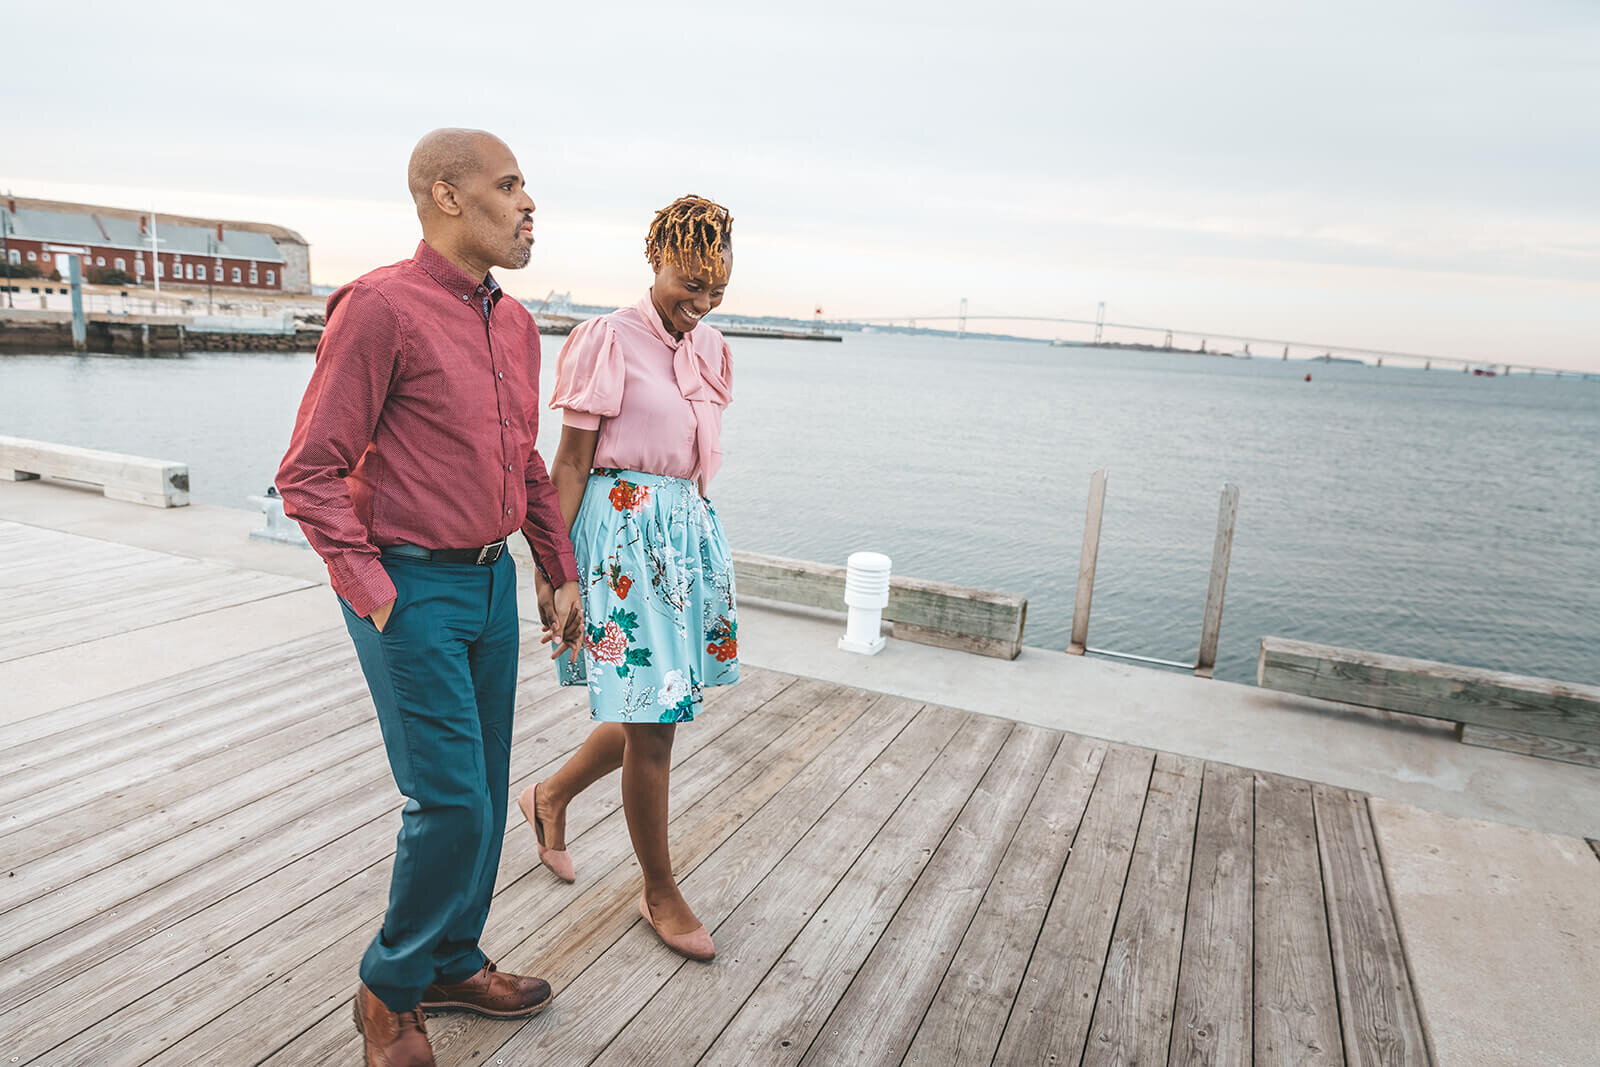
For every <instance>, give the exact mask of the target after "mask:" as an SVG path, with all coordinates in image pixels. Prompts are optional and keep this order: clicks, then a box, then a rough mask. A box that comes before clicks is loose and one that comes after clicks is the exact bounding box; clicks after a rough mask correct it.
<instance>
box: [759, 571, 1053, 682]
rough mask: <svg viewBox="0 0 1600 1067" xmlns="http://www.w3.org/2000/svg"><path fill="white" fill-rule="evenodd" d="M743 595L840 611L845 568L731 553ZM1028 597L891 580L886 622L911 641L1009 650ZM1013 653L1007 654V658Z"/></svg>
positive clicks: (1021, 623)
mask: <svg viewBox="0 0 1600 1067" xmlns="http://www.w3.org/2000/svg"><path fill="white" fill-rule="evenodd" d="M733 559H734V568H735V571H736V572H737V579H738V586H739V593H740V594H741V595H743V596H758V597H765V598H767V599H770V600H781V601H784V602H786V603H790V604H803V605H806V606H808V607H815V608H825V609H828V610H830V611H838V610H841V609H842V608H843V606H844V578H845V568H844V567H842V566H836V565H833V564H826V563H813V562H810V561H809V560H798V559H787V558H785V557H782V556H769V555H764V554H762V553H758V552H743V551H738V552H735V553H734V554H733ZM1027 611H1028V602H1027V598H1026V597H1023V596H1020V595H1018V594H1016V593H1000V592H994V591H991V590H986V589H971V588H967V587H965V586H956V585H949V584H946V583H944V582H933V581H928V580H926V579H922V578H904V577H894V578H891V579H890V580H889V605H888V607H886V608H885V609H884V611H883V617H884V619H885V620H887V621H889V622H892V623H895V624H896V625H904V626H905V627H906V630H905V631H904V633H903V634H902V636H903V637H905V638H906V639H908V640H920V639H922V638H924V637H927V636H930V634H929V631H940V632H942V634H943V635H947V639H948V635H964V636H967V637H974V638H987V639H990V641H992V642H995V644H993V645H992V646H991V645H989V644H988V643H987V642H985V643H983V647H993V648H996V649H999V648H1005V649H1009V648H1011V647H1012V646H1017V647H1020V646H1021V642H1022V633H1023V627H1024V625H1025V623H1026V621H1027ZM1014 655H1015V653H1008V658H1009V657H1010V656H1014Z"/></svg>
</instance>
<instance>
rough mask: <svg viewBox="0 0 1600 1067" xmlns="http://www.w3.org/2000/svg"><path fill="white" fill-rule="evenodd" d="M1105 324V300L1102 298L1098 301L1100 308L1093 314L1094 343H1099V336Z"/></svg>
mask: <svg viewBox="0 0 1600 1067" xmlns="http://www.w3.org/2000/svg"><path fill="white" fill-rule="evenodd" d="M1105 325H1106V302H1105V301H1104V300H1102V301H1100V310H1099V311H1097V312H1095V316H1094V343H1095V344H1099V343H1100V337H1101V334H1102V333H1103V332H1104V331H1105Z"/></svg>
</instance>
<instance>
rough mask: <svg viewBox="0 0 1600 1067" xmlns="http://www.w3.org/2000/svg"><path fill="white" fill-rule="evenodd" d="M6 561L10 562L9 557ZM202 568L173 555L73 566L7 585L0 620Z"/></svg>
mask: <svg viewBox="0 0 1600 1067" xmlns="http://www.w3.org/2000/svg"><path fill="white" fill-rule="evenodd" d="M6 562H7V564H8V565H11V560H9V559H8V560H7V561H6ZM205 569H206V565H205V564H203V563H201V562H200V561H199V560H193V559H183V558H180V557H176V556H173V557H169V558H167V559H157V560H126V561H123V562H121V563H119V564H118V565H116V566H115V567H114V568H96V569H94V570H90V571H80V570H77V569H74V570H73V571H72V572H70V573H67V574H52V575H50V576H49V577H48V578H46V579H44V580H42V581H38V582H31V583H28V584H26V585H14V586H10V587H8V588H7V590H6V595H5V597H4V599H0V623H9V622H13V621H16V620H20V619H28V618H31V617H33V616H34V615H36V614H42V613H44V612H49V611H60V610H62V609H66V608H81V607H83V606H84V605H88V604H100V603H104V602H105V600H106V598H107V597H108V596H110V595H123V594H126V593H127V592H129V591H130V590H149V589H158V588H160V587H162V586H170V585H173V584H176V583H178V582H181V581H182V580H183V579H184V578H186V577H187V576H189V575H192V574H196V573H203V572H204V570H205Z"/></svg>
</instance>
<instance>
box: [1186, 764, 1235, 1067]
mask: <svg viewBox="0 0 1600 1067" xmlns="http://www.w3.org/2000/svg"><path fill="white" fill-rule="evenodd" d="M1254 824H1255V779H1254V778H1253V777H1252V776H1251V774H1250V773H1249V772H1248V771H1243V770H1240V769H1239V768H1237V767H1228V766H1224V765H1222V764H1220V763H1208V764H1206V769H1205V780H1204V784H1203V785H1202V787H1201V790H1200V818H1199V821H1198V823H1197V824H1196V826H1195V839H1194V867H1193V873H1192V874H1191V875H1190V878H1189V908H1188V915H1187V917H1186V918H1185V920H1184V924H1183V964H1182V969H1181V970H1180V971H1179V977H1178V1002H1177V1006H1176V1007H1175V1009H1174V1012H1173V1026H1172V1051H1171V1054H1170V1056H1169V1057H1168V1060H1167V1062H1168V1063H1169V1064H1172V1065H1174V1067H1177V1065H1180V1064H1181V1065H1184V1067H1188V1065H1198V1064H1232V1065H1237V1067H1248V1064H1250V1063H1251V1062H1252V1056H1253V1049H1254V1039H1253V1036H1252V1034H1251V1017H1252V1014H1253V1001H1252V999H1251V976H1252V970H1251V968H1252V960H1253V959H1254V951H1253V948H1254V946H1253V940H1254V937H1253V930H1252V926H1251V924H1252V919H1253V907H1252V899H1251V898H1252V883H1253V881H1254V876H1255V864H1254V862H1253V859H1252V855H1253V852H1254V849H1255V842H1254V833H1253V828H1254Z"/></svg>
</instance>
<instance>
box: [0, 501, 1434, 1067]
mask: <svg viewBox="0 0 1600 1067" xmlns="http://www.w3.org/2000/svg"><path fill="white" fill-rule="evenodd" d="M0 547H3V550H4V551H5V552H6V553H7V559H8V560H23V559H26V560H27V566H25V567H24V566H13V567H10V568H8V569H6V570H5V571H4V572H3V573H0V582H3V583H4V588H3V596H0V661H4V660H6V659H9V658H13V657H16V656H21V655H28V654H31V653H33V652H37V651H41V650H44V649H47V648H48V649H56V648H60V647H61V646H62V643H63V642H64V641H66V642H70V641H73V640H78V639H80V638H75V637H73V636H71V635H73V634H78V635H92V634H100V633H104V632H109V631H110V630H111V629H114V628H115V627H117V626H136V625H141V624H143V625H148V624H149V622H148V620H151V619H157V618H161V619H165V618H170V617H172V616H173V614H174V613H175V612H183V611H191V612H195V613H199V612H203V611H206V610H210V609H209V608H208V607H207V606H206V605H209V604H215V603H218V602H219V600H218V598H219V597H220V598H221V599H222V600H228V599H229V595H231V596H232V597H233V599H232V600H229V602H230V603H237V602H238V601H239V599H240V598H244V599H248V598H249V597H251V596H258V597H269V596H274V595H278V593H280V592H282V591H284V590H287V589H290V588H301V587H303V584H304V583H300V582H297V581H293V580H285V581H284V584H283V588H282V589H279V588H278V587H277V586H274V585H273V584H272V583H271V582H267V581H265V580H264V579H263V580H262V581H261V582H260V584H259V585H258V586H257V587H248V588H246V589H245V590H244V591H242V592H241V591H239V588H240V587H231V588H234V589H235V592H234V593H232V594H225V592H219V590H218V589H217V588H211V587H208V586H206V585H205V583H204V581H198V582H197V581H196V580H195V576H196V574H197V573H198V572H195V573H189V572H188V571H185V570H184V568H181V567H178V568H177V569H173V568H174V567H175V566H176V564H174V563H173V562H172V561H170V560H169V561H163V560H161V559H160V558H155V557H159V554H157V553H149V552H146V551H144V550H140V549H126V550H125V551H118V549H119V548H120V547H121V546H115V545H111V544H108V543H107V542H101V541H90V540H89V539H86V538H76V537H73V536H72V535H68V534H60V533H54V532H49V531H43V530H40V529H38V528H35V527H25V526H20V525H17V524H12V523H3V522H0ZM163 567H165V568H166V570H163V569H162V568H163ZM136 575H137V576H139V578H138V580H137V581H135V580H133V579H134V576H136ZM113 578H114V579H115V584H116V586H117V587H118V588H120V589H122V590H124V591H125V595H124V596H123V597H122V599H121V600H119V601H118V603H117V605H116V606H115V608H114V609H110V608H105V606H104V599H105V589H106V587H107V583H108V582H110V581H112V580H113ZM74 583H76V584H74ZM74 590H77V592H74ZM202 590H207V591H202ZM52 606H53V610H52ZM74 613H76V614H74ZM95 620H99V621H98V622H96V621H95ZM583 698H584V694H583V692H582V691H581V690H562V689H558V688H557V687H556V686H555V684H554V676H553V672H552V671H551V669H550V666H549V661H548V660H547V659H545V658H544V657H543V655H542V654H541V652H540V646H539V645H538V643H537V640H536V638H534V637H532V636H529V637H528V638H526V640H525V655H524V661H523V677H522V682H521V684H520V686H519V691H518V713H517V724H516V735H515V742H514V747H513V752H512V779H513V786H512V788H513V791H514V792H515V791H517V790H520V789H521V788H522V787H523V786H525V785H527V784H528V783H530V782H533V781H536V780H538V779H539V778H541V777H543V776H545V775H547V774H548V773H549V772H550V771H551V770H552V769H553V768H554V767H555V766H556V765H557V764H558V763H559V762H560V761H561V760H562V759H564V758H565V756H566V755H567V754H568V753H569V752H570V751H572V749H573V748H574V747H575V746H576V745H577V744H578V743H579V742H580V741H581V739H582V738H583V736H584V735H585V733H586V732H587V730H588V728H589V724H588V722H587V716H586V714H585V713H584V711H583ZM678 736H679V743H678V747H677V751H676V754H675V755H676V760H677V762H676V766H675V770H674V774H673V791H672V804H673V811H672V845H673V854H674V858H675V861H676V863H677V865H678V871H679V877H680V880H681V883H682V885H683V888H684V892H685V894H686V896H687V897H688V898H689V900H690V901H691V902H692V903H693V904H694V905H695V907H696V909H697V910H698V911H699V913H700V915H701V917H702V918H703V919H704V920H705V921H706V923H707V925H708V926H709V927H710V928H711V929H712V930H713V933H714V934H715V937H716V940H717V944H718V947H719V950H720V953H721V954H720V956H719V957H718V959H717V960H716V961H715V962H714V963H713V964H711V965H701V964H695V963H689V962H685V961H683V960H681V959H679V958H678V957H677V956H675V955H673V954H671V953H670V952H668V951H667V950H666V949H665V948H663V947H662V946H661V945H660V944H659V942H658V941H657V940H656V939H655V938H654V936H653V935H652V934H651V932H650V931H649V930H648V928H647V927H645V926H644V925H643V923H642V922H641V921H640V919H639V917H638V913H637V910H636V907H635V901H636V899H637V896H638V892H639V878H638V871H637V867H636V865H635V863H634V860H633V857H632V852H631V849H630V847H629V843H628V837H627V831H626V827H625V825H624V822H623V818H622V813H621V810H620V799H619V797H618V793H617V789H616V785H615V782H614V780H607V781H605V782H602V783H600V784H599V785H597V786H596V787H595V788H594V789H592V790H591V791H590V792H589V793H588V794H586V795H585V796H584V797H582V798H580V800H579V801H578V803H576V804H575V805H574V807H573V808H572V810H571V812H570V815H569V831H568V838H569V841H570V847H571V850H572V853H573V856H574V858H575V861H576V864H577V868H578V883H577V884H576V885H574V886H568V885H565V884H563V883H561V882H559V881H557V880H556V879H555V878H554V877H553V876H551V875H549V874H548V873H547V872H545V871H544V870H543V869H542V868H541V867H539V866H538V864H537V861H536V857H535V853H534V839H533V835H532V833H531V831H529V830H528V828H527V827H526V825H524V824H523V823H522V821H521V819H520V816H519V815H518V814H517V812H516V810H515V807H514V806H513V809H512V821H511V824H510V825H509V826H508V828H507V834H506V841H505V850H504V856H503V860H502V864H501V870H500V877H499V882H498V885H497V896H496V899H495V903H494V907H493V910H492V912H491V914H490V917H489V924H488V929H487V931H486V934H485V948H486V949H487V950H488V951H489V952H490V953H491V955H493V956H494V957H495V958H496V959H497V961H498V962H499V963H500V964H501V966H502V967H504V968H506V969H510V970H517V971H524V972H532V973H537V974H540V975H544V976H546V977H548V978H549V979H550V981H551V983H552V985H553V986H554V987H555V989H556V998H555V1001H554V1003H553V1004H552V1006H551V1008H550V1009H549V1010H547V1011H546V1012H545V1013H544V1014H543V1015H541V1016H538V1017H536V1018H534V1019H532V1020H529V1021H526V1022H520V1023H519V1022H500V1021H490V1020H486V1019H479V1018H476V1017H472V1016H468V1015H461V1014H443V1015H439V1016H437V1017H435V1018H433V1019H431V1020H430V1021H429V1029H430V1032H431V1034H432V1037H433V1041H434V1045H435V1049H436V1050H437V1054H438V1057H439V1062H440V1063H441V1064H494V1065H521V1064H537V1063H558V1064H585V1063H607V1064H611V1063H618V1064H621V1063H627V1064H633V1063H660V1064H689V1063H707V1064H783V1063H807V1064H829V1065H831V1064H897V1063H908V1064H961V1065H966V1064H977V1063H989V1062H994V1063H1007V1064H1010V1063H1028V1064H1035V1063H1048V1064H1067V1063H1110V1062H1124V1063H1133V1062H1138V1063H1162V1062H1165V1063H1173V1064H1177V1063H1185V1064H1187V1063H1227V1064H1238V1063H1249V1062H1256V1063H1262V1064H1279V1063H1282V1064H1305V1063H1320V1064H1339V1063H1348V1064H1370V1063H1385V1064H1423V1063H1429V1062H1430V1051H1429V1048H1428V1042H1427V1039H1426V1036H1425V1032H1424V1026H1423V1022H1422V1019H1421V1017H1420V1013H1419V1011H1418V1008H1417V1002H1416V999H1415V997H1414V994H1413V989H1412V983H1411V979H1410V977H1409V974H1408V964H1407V959H1406V955H1405V951H1404V948H1403V946H1402V944H1401V941H1400V938H1399V936H1398V934H1397V928H1396V922H1395V917H1394V914H1393V911H1392V909H1391V905H1390V900H1389V895H1388V890H1387V888H1386V880H1385V872H1384V869H1383V865H1382V861H1381V857H1380V855H1379V850H1378V846H1377V844H1376V842H1375V838H1374V833H1373V826H1372V822H1371V819H1370V816H1369V811H1368V807H1367V802H1366V797H1365V796H1364V795H1362V794H1359V793H1353V792H1349V791H1345V790H1341V789H1334V788H1329V787H1324V786H1320V785H1314V784H1312V783H1308V782H1304V781H1299V780H1294V779H1288V778H1283V777H1278V776H1274V775H1269V774H1260V773H1254V772H1252V771H1250V770H1248V769H1241V768H1237V767H1232V766H1228V765H1224V764H1219V763H1210V762H1204V761H1201V760H1196V759H1190V758H1186V757H1182V756H1176V755H1171V754H1168V753H1164V752H1156V751H1151V750H1148V749H1142V748H1135V747H1129V746H1124V745H1119V744H1110V743H1106V742H1102V741H1096V740H1092V739H1089V738H1085V737H1080V736H1077V735H1073V734H1068V733H1062V732H1059V731H1053V730H1047V729H1042V728H1039V727H1034V726H1029V725H1025V724H1019V723H1013V722H1010V721H1006V720H1001V719H994V718H988V717H984V716H980V715H975V714H971V713H967V712H961V711H956V710H952V709H949V708H944V707H939V706H935V705H928V704H921V703H917V702H913V701H909V700H906V699H903V698H899V697H893V696H886V695H882V694H876V693H872V692H867V691H863V690H859V689H852V688H846V687H841V686H837V685H833V684H830V683H826V682H821V681H817V680H812V679H806V678H799V677H794V676H790V675H785V674H781V673H777V672H774V671H766V670H757V669H749V670H747V672H746V675H745V680H744V681H743V683H742V684H740V685H739V686H737V687H734V688H731V689H725V690H716V691H713V693H712V695H711V696H710V697H709V699H708V701H707V707H706V712H705V714H704V715H703V717H702V718H701V720H700V721H698V722H696V723H695V724H694V725H693V726H692V727H688V728H685V729H683V730H680V731H679V735H678ZM400 802H401V801H400V797H399V796H398V794H397V793H396V791H395V788H394V785H393V783H392V781H391V779H390V777H389V773H388V769H387V764H386V763H385V760H384V754H383V748H382V744H381V740H380V738H379V735H378V730H377V728H376V724H375V722H374V716H373V712H372V708H371V704H370V702H369V700H368V698H367V695H366V691H365V686H364V685H363V682H362V679H361V675H360V672H359V670H358V669H357V667H356V664H355V660H354V655H353V652H352V651H351V648H350V645H349V641H348V639H347V638H346V637H345V635H344V634H343V633H342V632H340V631H334V630H330V631H327V632H324V633H318V634H314V635H312V636H309V637H304V638H299V639H296V640H293V641H289V642H285V643H282V644H278V645H276V646H273V647H264V648H261V649H259V650H257V651H255V652H251V653H249V654H247V655H244V656H240V657H237V658H234V659H231V660H228V661H225V662H222V663H218V664H215V665H212V666H209V667H206V668H204V669H199V670H192V671H188V672H185V673H182V674H180V675H177V676H173V677H169V678H165V679H162V680H160V681H158V682H155V683H152V684H147V685H143V686H139V687H136V688H133V689H129V690H128V691H125V692H122V693H118V694H116V695H114V696H109V697H105V698H101V699H96V700H93V701H90V702H88V703H84V704H80V705H77V706H74V707H71V708H67V709H64V710H61V711H56V712H51V713H49V714H46V715H41V716H35V717H30V718H22V719H19V720H17V721H13V722H9V723H7V724H5V725H0V855H3V865H4V874H3V875H0V1064H3V1063H7V1062H9V1063H19V1064H20V1063H40V1064H74V1065H79V1064H95V1065H112V1064H143V1063H150V1062H154V1063H157V1064H244V1063H271V1064H279V1065H287V1064H316V1065H322V1064H339V1063H357V1062H359V1054H358V1053H359V1045H358V1043H357V1041H356V1038H355V1034H354V1031H353V1028H352V1026H351V1021H350V1011H349V999H350V994H351V992H352V989H353V985H354V982H355V973H356V964H357V961H358V959H359V957H360V954H361V951H362V950H363V948H364V947H365V945H366V942H367V941H368V939H370V937H371V936H372V934H373V932H374V931H375V930H376V928H377V926H378V923H379V921H380V917H381V915H382V912H383V908H384V904H385V900H386V894H387V884H388V877H389V868H390V863H391V860H392V856H393V852H394V835H395V832H396V830H397V828H398V819H397V818H396V814H397V810H398V807H399V804H400Z"/></svg>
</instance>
